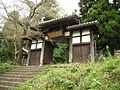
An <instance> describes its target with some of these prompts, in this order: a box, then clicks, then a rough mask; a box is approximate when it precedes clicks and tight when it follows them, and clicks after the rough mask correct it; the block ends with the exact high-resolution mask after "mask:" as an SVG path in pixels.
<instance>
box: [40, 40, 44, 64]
mask: <svg viewBox="0 0 120 90" xmlns="http://www.w3.org/2000/svg"><path fill="white" fill-rule="evenodd" d="M44 52H45V40H44V41H43V45H42V49H41V55H40V66H41V65H43V60H44Z"/></svg>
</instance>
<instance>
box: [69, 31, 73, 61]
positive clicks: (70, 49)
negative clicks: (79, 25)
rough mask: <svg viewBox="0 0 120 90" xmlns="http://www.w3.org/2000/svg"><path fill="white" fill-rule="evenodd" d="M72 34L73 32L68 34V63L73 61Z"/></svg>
mask: <svg viewBox="0 0 120 90" xmlns="http://www.w3.org/2000/svg"><path fill="white" fill-rule="evenodd" d="M72 33H73V32H70V36H69V39H70V40H69V63H71V62H72V59H73V50H72V49H73V45H72Z"/></svg>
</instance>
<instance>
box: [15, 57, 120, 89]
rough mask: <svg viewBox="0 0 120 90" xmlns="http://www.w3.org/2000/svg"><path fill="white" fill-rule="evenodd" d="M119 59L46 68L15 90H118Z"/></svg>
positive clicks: (119, 84)
mask: <svg viewBox="0 0 120 90" xmlns="http://www.w3.org/2000/svg"><path fill="white" fill-rule="evenodd" d="M119 81H120V58H106V60H105V61H101V62H97V63H88V64H73V67H69V68H48V69H47V70H45V72H43V73H42V74H40V75H38V76H36V77H35V78H33V79H32V80H30V81H27V82H26V83H25V84H21V85H19V87H18V89H17V90H119V89H120V82H119Z"/></svg>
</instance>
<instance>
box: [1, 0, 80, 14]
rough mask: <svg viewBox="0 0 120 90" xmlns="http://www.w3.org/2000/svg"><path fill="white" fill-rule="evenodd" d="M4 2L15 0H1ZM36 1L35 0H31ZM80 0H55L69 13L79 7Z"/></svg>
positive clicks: (13, 1)
mask: <svg viewBox="0 0 120 90" xmlns="http://www.w3.org/2000/svg"><path fill="white" fill-rule="evenodd" d="M2 1H3V2H4V3H6V4H8V5H10V4H13V3H15V2H16V1H17V0H2ZM32 1H36V0H32ZM37 1H40V0H37ZM79 1H80V0H57V2H58V3H59V4H60V6H61V7H62V8H63V9H64V10H65V12H66V13H67V14H68V15H70V14H72V12H73V11H74V10H75V9H77V10H78V9H79V7H78V2H79Z"/></svg>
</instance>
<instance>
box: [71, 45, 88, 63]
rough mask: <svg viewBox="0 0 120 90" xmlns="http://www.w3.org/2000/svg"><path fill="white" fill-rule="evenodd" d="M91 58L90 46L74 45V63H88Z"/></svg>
mask: <svg viewBox="0 0 120 90" xmlns="http://www.w3.org/2000/svg"><path fill="white" fill-rule="evenodd" d="M89 56H90V44H79V45H73V62H81V63H83V62H85V63H86V62H88V59H89Z"/></svg>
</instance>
